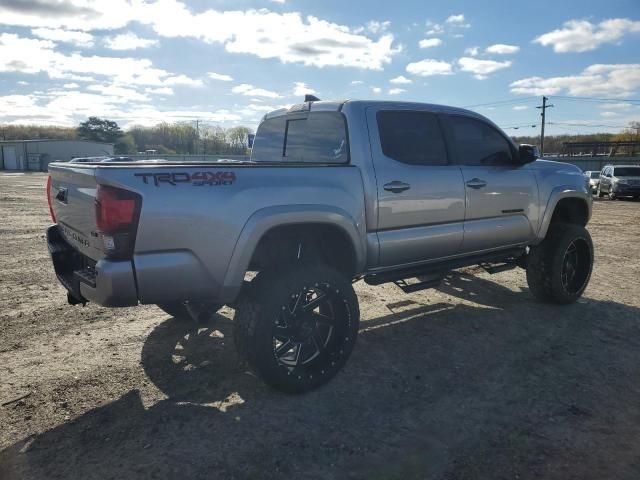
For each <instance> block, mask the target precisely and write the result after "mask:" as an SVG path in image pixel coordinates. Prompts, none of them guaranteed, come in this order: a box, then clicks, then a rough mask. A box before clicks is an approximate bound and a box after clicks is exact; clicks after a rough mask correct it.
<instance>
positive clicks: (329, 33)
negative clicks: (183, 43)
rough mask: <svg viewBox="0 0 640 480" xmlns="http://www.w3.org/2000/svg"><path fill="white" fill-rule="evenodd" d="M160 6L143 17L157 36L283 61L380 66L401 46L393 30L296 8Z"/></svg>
mask: <svg viewBox="0 0 640 480" xmlns="http://www.w3.org/2000/svg"><path fill="white" fill-rule="evenodd" d="M163 7H164V8H162V9H161V10H160V9H151V10H152V11H150V12H148V13H147V14H146V15H145V18H146V20H143V21H146V23H149V24H151V26H152V27H153V29H154V30H155V31H156V33H158V34H159V35H161V36H165V37H193V38H199V39H200V40H202V41H204V42H207V43H220V44H222V45H224V47H225V49H226V50H227V51H228V52H232V53H248V54H252V55H256V56H258V57H260V58H276V59H279V60H280V61H281V62H283V63H302V64H304V65H313V66H316V67H325V66H348V67H360V68H365V69H372V70H381V69H382V67H383V65H385V64H387V63H389V62H390V61H391V58H392V56H393V55H394V54H396V53H397V52H399V51H400V48H399V47H394V45H393V41H394V37H393V35H392V34H389V33H386V34H384V35H381V36H380V37H379V38H378V39H377V40H372V39H370V38H369V37H367V36H366V35H363V34H360V33H355V31H353V30H351V29H350V28H349V27H347V26H344V25H339V24H336V23H331V22H328V21H326V20H322V19H320V18H317V17H314V16H305V17H303V16H302V14H300V13H298V12H290V13H282V14H280V13H275V12H271V11H269V10H266V9H261V10H247V11H226V12H222V11H217V10H206V11H204V12H202V13H198V14H193V13H192V12H191V11H190V10H189V9H188V8H187V7H186V6H185V5H184V4H183V3H180V2H178V1H176V0H164V1H163Z"/></svg>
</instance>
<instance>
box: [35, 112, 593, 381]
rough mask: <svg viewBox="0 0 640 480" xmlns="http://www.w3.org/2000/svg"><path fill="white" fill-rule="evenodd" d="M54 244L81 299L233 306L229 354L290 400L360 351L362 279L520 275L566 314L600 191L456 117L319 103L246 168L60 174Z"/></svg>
mask: <svg viewBox="0 0 640 480" xmlns="http://www.w3.org/2000/svg"><path fill="white" fill-rule="evenodd" d="M49 172H50V177H49V183H48V188H47V191H48V198H49V205H50V208H51V215H52V218H53V222H54V225H53V226H51V227H50V228H49V229H48V232H47V238H48V245H49V250H50V252H51V256H52V259H53V264H54V268H55V271H56V274H57V277H58V278H59V280H60V281H61V282H62V284H63V285H64V286H65V287H66V289H67V290H68V292H69V294H68V298H69V302H70V303H72V304H76V303H83V304H84V303H86V302H88V301H91V302H95V303H97V304H100V305H103V306H108V307H119V306H131V305H138V304H158V305H159V306H160V307H161V308H163V309H164V310H165V311H167V312H168V313H170V314H172V315H174V316H176V317H185V318H194V317H202V316H203V315H212V313H213V312H215V311H216V310H217V309H218V308H219V307H220V306H221V305H223V304H227V305H231V306H233V307H234V308H235V311H236V313H235V320H234V326H235V344H236V347H237V349H238V352H239V353H240V355H241V357H242V358H243V359H244V360H245V361H246V362H247V363H248V365H249V366H250V367H251V368H252V369H253V370H254V371H255V372H256V373H257V374H259V375H260V376H261V377H262V378H263V379H264V381H266V382H267V383H268V384H270V385H272V386H274V387H276V388H279V389H281V390H285V391H289V392H303V391H307V390H310V389H312V388H315V387H317V386H319V385H321V384H323V383H325V382H326V381H328V380H329V379H330V378H331V377H333V376H334V375H335V374H336V373H337V372H338V370H339V369H340V368H341V367H342V366H343V365H344V363H345V362H346V360H347V358H348V357H349V355H350V353H351V351H352V350H353V347H354V344H355V341H356V336H357V334H358V325H359V316H360V314H359V307H358V301H357V298H356V294H355V292H354V289H353V287H352V283H353V282H354V281H356V280H359V279H364V281H365V282H367V283H369V284H374V285H378V284H382V283H388V282H394V283H395V284H396V285H398V287H399V288H400V289H401V290H403V291H404V292H413V291H417V290H421V289H425V288H431V287H436V286H437V285H438V283H439V281H440V280H441V279H442V278H443V276H444V275H445V274H446V272H447V271H449V270H451V269H455V268H460V267H464V266H468V265H481V266H483V267H484V268H485V269H486V270H487V271H488V272H490V273H494V272H499V271H504V270H507V269H510V268H516V267H521V268H524V269H526V275H527V281H528V284H529V287H530V291H531V293H533V295H534V296H535V297H536V298H537V299H538V300H541V301H548V302H554V303H558V304H567V303H571V302H574V301H575V300H576V299H578V298H579V297H580V295H582V293H583V291H584V289H585V288H586V286H587V283H588V281H589V278H590V275H591V269H592V263H593V244H592V241H591V238H590V236H589V233H588V232H587V230H586V229H585V225H586V224H587V222H588V221H589V218H590V216H591V203H592V200H591V195H590V193H589V187H588V185H587V182H586V181H585V178H584V176H583V174H582V172H581V171H580V170H579V169H578V168H577V167H575V166H572V165H569V164H565V163H557V162H551V161H544V160H537V159H536V152H535V149H534V148H533V147H531V146H529V145H520V146H519V145H516V144H514V142H513V141H512V140H511V139H510V138H509V137H508V136H507V135H506V134H505V133H504V132H502V131H501V130H500V129H499V128H498V127H497V126H496V125H494V124H493V123H492V122H491V121H489V120H487V119H486V118H484V117H482V116H481V115H479V114H477V113H474V112H471V111H467V110H462V109H459V108H453V107H446V106H440V105H428V104H421V103H405V102H379V101H340V102H327V101H308V102H304V103H301V104H298V105H294V106H292V107H291V108H288V109H281V110H277V111H274V112H272V113H269V114H267V115H266V116H265V117H264V119H263V121H262V122H261V123H260V126H259V127H258V130H257V132H256V138H255V142H254V146H253V152H252V155H251V160H250V161H246V162H238V161H218V162H209V163H172V162H163V163H152V164H145V163H140V162H129V163H127V162H123V163H120V162H118V163H81V164H69V163H52V164H50V165H49Z"/></svg>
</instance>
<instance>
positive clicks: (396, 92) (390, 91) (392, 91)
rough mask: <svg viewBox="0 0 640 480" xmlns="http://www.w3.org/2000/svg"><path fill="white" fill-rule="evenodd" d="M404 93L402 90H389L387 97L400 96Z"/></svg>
mask: <svg viewBox="0 0 640 480" xmlns="http://www.w3.org/2000/svg"><path fill="white" fill-rule="evenodd" d="M404 92H406V90H405V89H404V88H390V89H389V95H400V94H401V93H404Z"/></svg>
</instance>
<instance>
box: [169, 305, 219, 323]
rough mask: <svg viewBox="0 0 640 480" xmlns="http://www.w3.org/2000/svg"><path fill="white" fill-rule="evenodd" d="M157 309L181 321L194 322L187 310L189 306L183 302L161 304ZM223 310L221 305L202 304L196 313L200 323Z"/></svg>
mask: <svg viewBox="0 0 640 480" xmlns="http://www.w3.org/2000/svg"><path fill="white" fill-rule="evenodd" d="M157 307H158V308H159V309H160V310H162V311H163V312H165V313H168V314H169V315H171V316H172V317H174V318H177V319H179V320H192V319H193V317H192V315H191V313H189V310H188V308H187V305H186V304H185V303H183V302H172V303H159V304H157ZM221 308H222V305H221V304H219V303H209V302H207V303H206V304H202V305H200V306H199V307H198V310H197V311H196V317H197V320H198V322H206V321H207V320H209V319H210V318H211V317H213V315H215V314H216V312H217V311H218V310H220V309H221Z"/></svg>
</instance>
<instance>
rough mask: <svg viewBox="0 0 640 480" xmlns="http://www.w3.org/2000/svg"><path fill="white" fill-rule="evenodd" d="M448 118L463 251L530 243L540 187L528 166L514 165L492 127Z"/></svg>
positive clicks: (512, 154) (462, 118)
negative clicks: (460, 184) (460, 195)
mask: <svg viewBox="0 0 640 480" xmlns="http://www.w3.org/2000/svg"><path fill="white" fill-rule="evenodd" d="M446 117H447V120H448V130H449V135H450V139H451V142H450V143H451V144H452V148H453V149H455V152H456V163H457V164H459V165H460V168H461V169H462V176H463V180H464V187H465V193H466V213H465V222H464V240H463V243H462V250H463V251H464V252H465V253H470V252H482V251H486V250H492V249H496V248H502V247H507V246H511V245H521V244H525V243H528V242H530V241H531V240H532V239H533V238H534V236H535V235H534V232H535V226H536V223H535V222H536V221H537V218H538V202H537V200H538V185H537V182H536V177H535V174H534V172H533V170H532V169H531V168H530V165H521V164H520V163H519V162H517V159H516V153H515V149H514V147H513V145H512V144H511V142H509V141H508V140H507V139H506V138H505V136H504V135H503V134H502V133H501V132H500V131H499V130H497V129H496V128H495V127H494V126H493V125H491V124H489V123H487V122H484V121H482V120H480V119H475V118H471V117H467V116H462V115H447V116H446ZM532 220H533V221H532Z"/></svg>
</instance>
